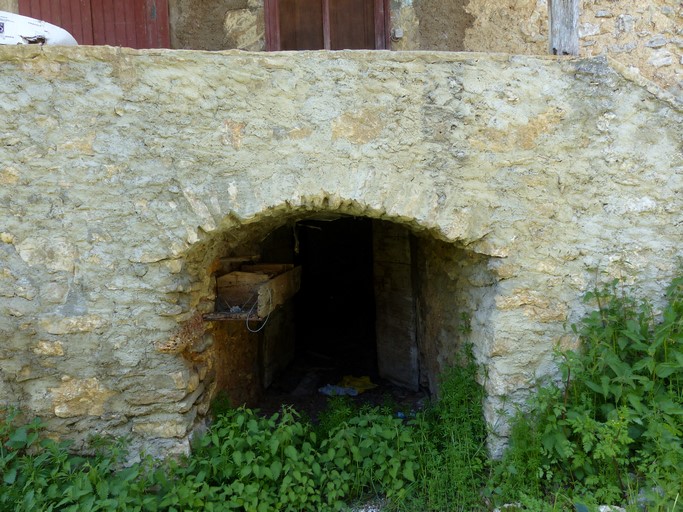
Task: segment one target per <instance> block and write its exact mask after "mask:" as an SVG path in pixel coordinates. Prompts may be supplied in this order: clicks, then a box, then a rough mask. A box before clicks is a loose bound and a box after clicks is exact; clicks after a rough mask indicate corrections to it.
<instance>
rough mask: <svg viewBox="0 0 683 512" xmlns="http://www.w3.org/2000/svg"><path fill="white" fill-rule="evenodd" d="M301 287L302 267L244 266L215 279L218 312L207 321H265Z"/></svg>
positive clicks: (274, 265) (276, 265) (272, 264)
mask: <svg viewBox="0 0 683 512" xmlns="http://www.w3.org/2000/svg"><path fill="white" fill-rule="evenodd" d="M300 287H301V267H295V266H294V265H292V264H279V263H277V264H276V263H271V264H244V265H242V266H241V267H240V269H239V270H236V271H233V272H229V273H227V274H225V275H223V276H221V277H219V278H218V279H217V280H216V289H217V290H216V292H217V293H216V295H217V296H216V311H215V312H214V313H208V314H205V315H204V320H243V321H244V320H265V319H266V318H268V315H270V313H272V312H273V311H274V310H275V309H277V308H278V307H279V306H281V305H282V304H284V303H285V302H286V301H288V300H289V299H290V298H291V297H293V296H294V294H295V293H296V292H298V291H299V288H300Z"/></svg>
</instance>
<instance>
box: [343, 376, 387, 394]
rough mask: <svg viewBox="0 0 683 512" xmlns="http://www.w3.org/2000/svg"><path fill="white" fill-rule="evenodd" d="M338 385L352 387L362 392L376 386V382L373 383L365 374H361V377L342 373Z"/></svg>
mask: <svg viewBox="0 0 683 512" xmlns="http://www.w3.org/2000/svg"><path fill="white" fill-rule="evenodd" d="M338 385H339V386H342V387H345V388H353V389H355V390H356V391H358V393H363V392H364V391H368V390H370V389H375V388H376V387H377V384H374V383H373V382H372V381H371V380H370V377H368V376H367V375H363V376H362V377H354V376H353V375H344V377H342V380H341V381H340V382H339V384H338Z"/></svg>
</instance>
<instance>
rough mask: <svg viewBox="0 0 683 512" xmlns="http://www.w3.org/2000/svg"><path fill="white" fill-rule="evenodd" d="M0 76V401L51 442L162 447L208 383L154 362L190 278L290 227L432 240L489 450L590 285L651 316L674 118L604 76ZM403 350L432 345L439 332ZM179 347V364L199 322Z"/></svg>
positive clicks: (248, 68) (16, 55) (208, 287)
mask: <svg viewBox="0 0 683 512" xmlns="http://www.w3.org/2000/svg"><path fill="white" fill-rule="evenodd" d="M0 62H2V69H3V73H2V74H1V75H0V110H1V111H2V116H3V128H2V130H1V131H0V133H1V134H2V135H1V140H0V205H1V207H0V297H1V298H2V300H1V301H0V339H2V340H3V343H2V345H0V397H2V399H3V400H4V401H8V402H15V403H18V404H19V405H20V406H21V407H22V408H24V409H25V410H27V411H32V412H34V413H36V414H40V415H42V416H44V417H46V418H48V419H49V425H50V428H51V429H52V430H53V431H54V432H55V433H57V434H63V435H69V436H72V437H77V438H79V436H80V438H83V437H85V436H87V435H88V434H89V433H92V432H104V433H110V434H116V435H122V434H132V435H133V438H134V439H137V440H144V441H143V442H145V443H146V445H147V448H150V449H161V447H166V448H164V449H171V448H172V447H177V448H179V449H183V448H184V447H186V444H185V443H186V439H187V435H188V432H190V430H191V429H192V427H193V425H195V422H196V421H197V418H200V417H201V415H202V414H203V413H205V411H206V400H204V399H205V398H206V396H208V395H209V394H210V389H211V382H210V381H209V380H207V379H210V377H207V376H210V375H211V368H210V364H211V362H210V361H202V360H200V359H201V358H199V359H197V360H190V359H187V358H183V357H180V356H179V355H177V354H174V353H164V352H160V351H159V350H157V349H158V348H159V347H163V346H168V343H167V342H168V341H169V340H172V339H173V340H176V341H177V340H178V337H177V336H176V335H177V334H178V326H179V324H182V323H183V322H184V321H186V320H188V319H190V318H193V317H194V316H195V315H196V313H197V312H201V311H203V310H206V309H207V308H209V307H211V304H210V299H211V294H212V293H213V291H212V280H211V275H210V270H209V269H208V266H209V265H210V262H211V261H212V259H213V258H215V257H217V256H221V255H225V254H226V253H225V250H226V248H230V247H236V246H237V245H240V244H241V245H244V244H248V243H253V242H258V241H259V240H261V239H262V238H263V236H265V234H267V233H268V232H270V231H271V230H272V229H273V228H274V227H277V226H278V225H281V224H282V223H283V219H286V218H291V217H292V216H297V215H299V216H301V215H305V214H306V212H314V211H319V210H331V211H336V212H344V213H350V214H354V215H364V216H368V217H374V218H380V219H385V220H393V221H395V222H399V223H401V224H403V225H405V226H407V227H409V228H411V229H413V230H415V231H416V232H418V233H422V234H423V235H422V236H426V237H427V238H432V239H435V243H436V240H440V241H441V242H445V243H446V245H438V246H437V245H434V247H433V250H432V249H429V247H430V246H429V245H425V246H424V247H425V250H424V251H425V252H424V255H423V256H422V260H423V262H424V263H423V264H424V265H425V266H426V270H425V272H426V274H431V275H434V276H441V277H439V279H442V280H444V279H449V280H453V283H451V284H448V283H447V282H441V283H432V284H430V283H427V284H426V285H425V288H424V289H423V290H422V291H421V292H420V293H421V294H429V293H440V292H439V290H446V292H448V290H453V289H454V288H459V287H460V284H458V283H462V286H465V287H469V288H471V290H472V292H471V293H470V294H469V297H471V299H467V298H466V297H467V296H468V295H467V294H466V293H464V292H458V293H456V299H457V301H458V302H457V305H456V307H457V308H458V310H462V307H464V306H465V305H466V304H467V303H468V301H470V302H469V303H470V304H476V307H475V308H474V310H473V311H470V314H471V315H472V337H471V341H472V342H473V343H474V346H475V354H476V356H477V358H478V360H479V361H480V362H481V363H483V364H485V365H486V367H487V374H488V379H487V380H486V383H485V384H486V388H487V392H488V394H489V397H488V399H487V404H486V406H487V417H488V419H489V421H490V422H491V424H492V425H494V426H495V427H496V428H498V429H500V430H499V431H500V433H503V434H504V423H501V422H500V421H499V420H500V419H501V416H500V411H499V408H500V407H501V406H502V405H503V404H504V403H511V401H514V399H519V398H520V397H521V396H522V395H524V393H525V392H526V391H527V390H528V389H529V388H530V387H531V386H532V383H533V380H534V379H535V378H536V377H539V376H543V375H553V374H554V366H553V363H552V350H553V347H554V346H555V344H556V343H558V342H563V343H569V342H571V341H572V340H571V338H570V337H568V335H567V334H566V331H565V330H564V328H563V324H564V322H565V321H569V322H571V321H575V320H577V319H578V318H579V317H580V315H581V314H582V313H583V312H584V311H585V308H586V306H585V305H584V304H583V303H582V301H581V296H582V294H583V293H584V292H585V291H586V290H587V289H590V288H591V287H592V286H594V285H595V283H596V280H599V279H602V278H603V276H604V277H605V278H609V277H611V276H616V277H621V278H623V279H624V280H625V282H626V283H627V284H628V285H630V284H636V285H639V286H640V287H641V290H642V291H643V293H647V294H648V295H649V296H651V297H657V296H661V292H662V290H663V288H664V286H665V285H666V283H667V282H668V280H669V279H670V278H671V277H672V276H673V275H674V274H675V273H676V271H677V268H678V267H677V265H678V263H679V262H678V258H680V257H681V256H683V244H681V234H682V231H683V208H682V206H683V159H682V156H681V144H682V140H681V137H682V135H681V130H680V126H681V123H682V121H683V115H682V113H681V110H680V108H679V107H676V106H675V105H674V103H672V102H671V101H670V100H669V99H667V97H666V95H665V94H664V93H662V92H661V91H659V90H658V89H657V88H656V87H654V86H652V85H651V84H648V83H645V82H642V83H640V82H639V79H638V78H637V77H635V78H634V77H628V76H625V75H624V74H622V72H621V71H619V70H618V69H615V68H614V67H613V63H609V62H607V61H605V60H604V59H592V60H591V59H583V60H565V59H560V60H558V59H555V58H550V57H548V58H533V57H521V56H509V55H501V54H497V55H486V54H472V53H470V54H452V53H425V52H421V53H388V52H381V53H378V52H335V53H325V52H306V53H294V54H264V53H260V54H247V53H242V52H225V53H208V52H187V51H134V50H127V49H115V48H108V47H78V48H72V49H66V48H55V47H43V48H40V47H20V48H19V47H3V48H0ZM449 246H451V247H453V251H454V252H453V254H452V256H449V255H448V254H445V253H444V251H446V252H447V250H448V249H447V248H448V247H449ZM458 247H460V248H464V249H466V251H461V252H457V251H459V250H460V249H457V248H458ZM437 252H438V253H439V254H440V256H439V258H438V259H436V260H434V261H432V260H431V257H430V254H436V253H437ZM467 254H470V255H471V261H470V263H467V262H466V258H469V257H470V256H467ZM449 262H450V263H449ZM430 266H431V267H434V268H432V269H430V268H429V267H430ZM463 269H464V270H463ZM448 293H450V292H448ZM471 301H474V302H471ZM434 311H435V312H436V314H438V318H445V319H444V320H443V322H450V321H449V320H448V317H447V315H445V312H444V311H443V310H442V308H437V309H436V310H434ZM435 318H437V317H435ZM451 323H452V322H451ZM423 328H424V332H425V333H427V334H428V335H429V336H432V337H433V338H434V340H433V343H434V346H437V347H441V348H440V350H442V351H443V350H447V347H449V346H452V344H453V343H452V340H451V339H450V334H449V333H451V332H453V331H454V329H456V328H457V327H456V326H455V324H453V325H452V327H451V326H449V325H447V324H446V323H444V324H442V325H440V324H439V323H438V322H436V321H433V322H431V323H430V324H429V325H426V326H424V327H423ZM183 329H184V330H183V331H182V333H184V336H185V339H186V340H189V341H188V342H189V343H191V344H193V347H192V350H193V351H195V352H197V353H199V352H201V351H202V350H205V343H207V342H210V340H208V341H207V339H206V338H205V337H203V336H202V333H203V328H202V327H201V325H200V324H196V322H195V323H193V322H189V323H187V324H185V327H184V328H183ZM429 333H432V334H429ZM166 352H172V350H167V351H166ZM445 359H448V357H447V355H446V356H445ZM510 398H512V399H513V400H510Z"/></svg>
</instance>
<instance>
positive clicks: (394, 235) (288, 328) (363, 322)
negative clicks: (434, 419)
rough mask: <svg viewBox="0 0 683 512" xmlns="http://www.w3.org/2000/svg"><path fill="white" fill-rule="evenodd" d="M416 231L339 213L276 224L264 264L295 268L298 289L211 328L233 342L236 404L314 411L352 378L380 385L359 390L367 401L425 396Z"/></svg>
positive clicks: (227, 384)
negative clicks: (251, 314)
mask: <svg viewBox="0 0 683 512" xmlns="http://www.w3.org/2000/svg"><path fill="white" fill-rule="evenodd" d="M413 238H414V236H413V235H412V234H411V233H410V231H409V230H408V229H407V228H405V227H403V226H401V225H399V224H394V223H391V222H387V221H379V220H373V219H369V218H364V217H352V216H344V215H337V214H318V215H314V216H311V217H307V218H303V219H298V220H295V221H290V222H288V223H286V224H285V225H282V226H281V227H279V228H276V229H275V230H273V231H271V232H270V233H269V235H268V236H267V237H266V238H265V239H263V240H262V241H261V242H260V243H259V244H258V245H259V247H258V253H259V254H258V260H259V265H258V266H260V267H263V268H265V267H276V266H280V267H282V268H292V269H294V270H293V272H298V273H300V286H299V289H298V292H297V293H296V294H295V295H293V296H292V298H291V299H290V300H288V301H287V302H286V303H284V304H283V305H282V306H280V307H278V308H277V309H275V310H274V311H273V312H272V314H269V315H268V317H267V318H265V319H262V320H261V321H258V320H255V321H252V322H251V324H250V325H251V327H250V328H249V329H245V327H244V323H243V322H237V323H231V324H230V325H226V324H225V323H224V324H223V326H220V327H217V328H216V329H215V330H214V335H215V336H217V337H218V338H220V339H222V340H223V341H222V342H221V343H222V344H224V345H225V346H230V347H232V348H230V350H229V354H228V353H227V352H226V362H227V361H228V360H229V361H230V362H229V363H228V365H227V366H226V367H225V368H224V373H225V376H224V378H221V379H220V380H221V382H222V383H221V384H220V385H219V387H220V388H223V389H226V390H230V391H229V394H231V395H232V400H233V402H236V403H243V402H242V401H246V402H247V403H251V404H252V405H257V406H258V407H259V408H260V409H262V410H264V411H275V410H277V409H279V407H280V406H281V404H283V403H289V404H292V405H295V407H297V408H298V409H301V410H307V411H309V412H312V413H313V414H314V411H316V410H319V409H322V408H323V407H324V404H325V402H326V399H327V398H326V396H324V394H325V393H324V392H323V394H321V393H320V389H321V388H325V387H326V386H331V387H336V386H340V387H345V385H344V384H342V383H343V382H344V381H345V380H346V381H348V380H349V379H351V380H354V379H361V381H363V382H365V383H367V384H368V385H375V386H377V388H376V389H375V388H373V391H369V392H366V393H364V394H363V396H362V397H359V399H360V400H363V401H370V402H375V403H376V402H378V401H381V400H382V399H383V398H384V397H386V396H387V395H391V396H392V399H393V400H394V401H395V402H411V401H413V402H416V401H418V400H420V399H421V398H423V397H424V392H423V391H422V390H421V389H420V385H419V382H420V376H419V364H418V349H417V321H416V311H415V310H416V299H415V295H416V294H415V289H414V286H413V279H414V273H413V262H412V261H411V258H412V253H411V243H412V239H413ZM248 267H250V265H246V266H244V267H242V268H243V269H246V268H248ZM223 279H224V278H221V279H219V281H222V280H223ZM247 325H249V324H247ZM219 333H222V334H219ZM228 356H229V357H228ZM238 376H239V378H238V379H237V380H235V378H236V377H238ZM257 384H260V386H258V387H259V388H260V392H259V391H258V390H257V389H256V388H255V386H256V385H257ZM347 391H348V390H347Z"/></svg>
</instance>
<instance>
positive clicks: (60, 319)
mask: <svg viewBox="0 0 683 512" xmlns="http://www.w3.org/2000/svg"><path fill="white" fill-rule="evenodd" d="M106 324H107V320H106V319H105V318H102V317H101V316H99V315H81V316H66V317H64V316H56V315H51V316H45V317H43V318H41V319H40V327H41V328H42V329H43V330H44V331H45V332H47V333H49V334H76V333H79V332H93V331H97V330H98V329H101V328H102V327H103V326H104V325H106Z"/></svg>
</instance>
